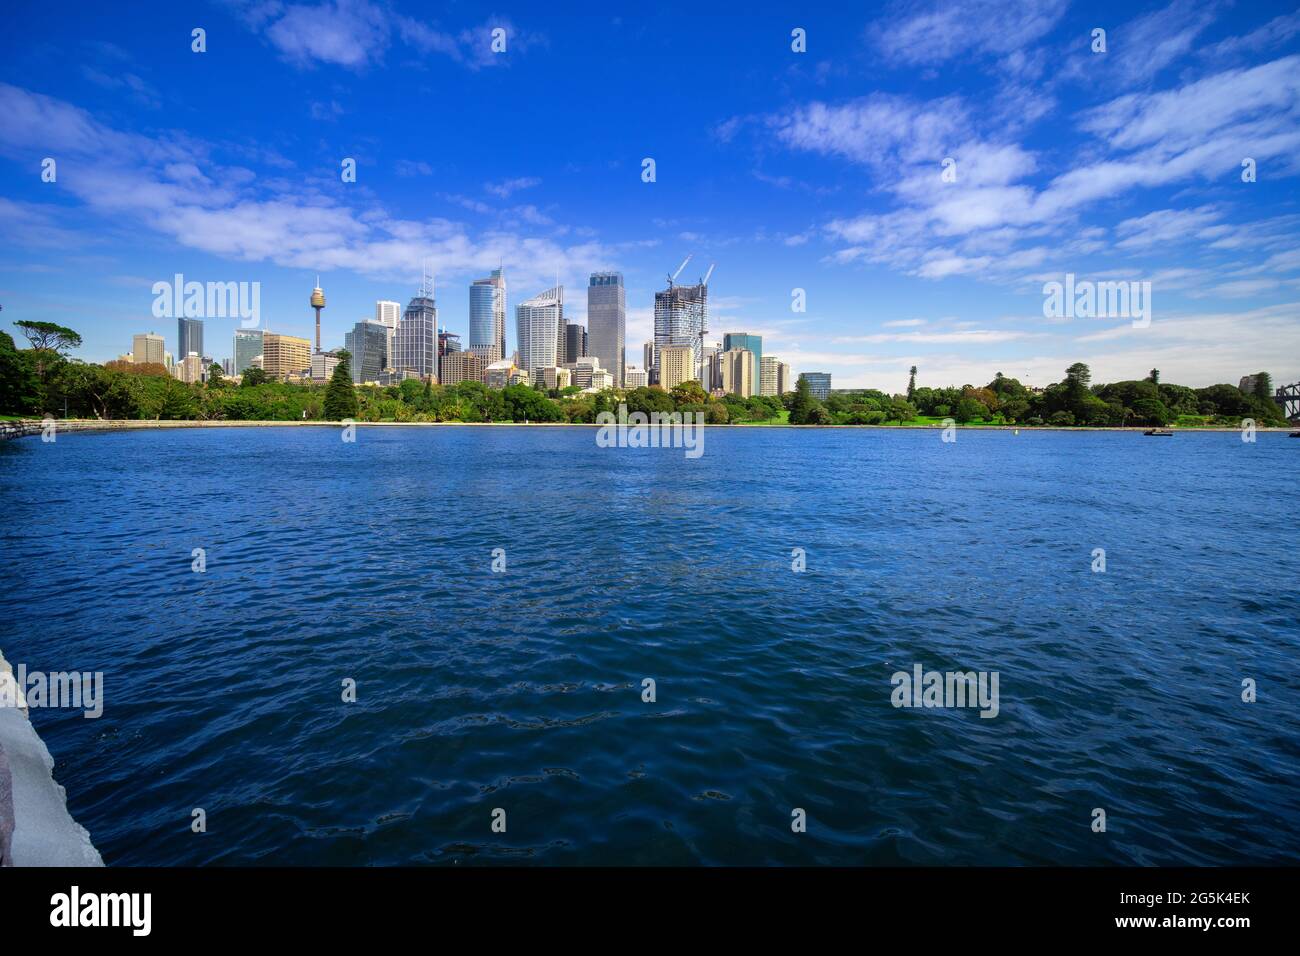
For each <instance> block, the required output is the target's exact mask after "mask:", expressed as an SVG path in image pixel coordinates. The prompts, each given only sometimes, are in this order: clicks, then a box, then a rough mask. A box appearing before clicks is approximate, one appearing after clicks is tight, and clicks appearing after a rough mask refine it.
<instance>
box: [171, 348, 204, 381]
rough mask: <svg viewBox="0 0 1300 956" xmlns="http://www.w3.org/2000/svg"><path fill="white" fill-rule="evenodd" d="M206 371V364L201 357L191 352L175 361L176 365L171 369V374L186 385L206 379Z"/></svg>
mask: <svg viewBox="0 0 1300 956" xmlns="http://www.w3.org/2000/svg"><path fill="white" fill-rule="evenodd" d="M207 371H208V370H207V366H205V365H204V364H203V358H202V357H201V356H198V355H195V354H194V353H193V352H191V353H190V354H189V355H187V356H185V358H183V359H181V360H180V361H179V362H177V363H176V367H175V368H174V369H172V375H174V376H175V377H176V378H178V379H180V380H181V381H182V382H184V383H185V384H186V385H194V384H196V383H198V382H202V381H205V380H206V379H207Z"/></svg>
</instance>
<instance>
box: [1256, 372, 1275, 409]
mask: <svg viewBox="0 0 1300 956" xmlns="http://www.w3.org/2000/svg"><path fill="white" fill-rule="evenodd" d="M1254 392H1255V397H1256V398H1262V399H1264V400H1265V401H1268V402H1271V401H1273V376H1271V375H1269V374H1268V372H1256V373H1255V389H1254Z"/></svg>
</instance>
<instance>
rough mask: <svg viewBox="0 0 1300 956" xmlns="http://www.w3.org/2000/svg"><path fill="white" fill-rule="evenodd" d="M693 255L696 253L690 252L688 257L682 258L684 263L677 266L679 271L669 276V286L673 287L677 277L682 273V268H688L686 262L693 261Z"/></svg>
mask: <svg viewBox="0 0 1300 956" xmlns="http://www.w3.org/2000/svg"><path fill="white" fill-rule="evenodd" d="M693 255H695V253H693V252H688V253H687V254H686V258H685V259H683V260H682V264H681V265H679V266H678V267H677V271H676V272H674V273H673V274H672V275H670V276H669V277H668V288H670V289H671V288H672V287H673V283H674V282H676V281H677V277H678V276H679V275H681V274H682V270H683V269H685V268H686V263H688V262H690V261H691V256H693Z"/></svg>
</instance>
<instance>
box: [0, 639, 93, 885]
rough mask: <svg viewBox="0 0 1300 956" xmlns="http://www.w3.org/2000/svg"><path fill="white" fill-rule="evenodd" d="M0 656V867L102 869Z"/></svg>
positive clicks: (52, 761) (51, 758) (48, 752)
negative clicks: (72, 812)
mask: <svg viewBox="0 0 1300 956" xmlns="http://www.w3.org/2000/svg"><path fill="white" fill-rule="evenodd" d="M21 690H22V689H21V688H19V687H18V686H17V682H16V681H15V679H14V676H13V669H12V668H11V667H10V666H9V663H8V662H7V661H6V660H5V659H4V656H3V654H0V866H103V865H104V861H103V859H102V858H101V857H100V855H99V851H98V850H96V849H95V845H94V844H93V843H92V842H91V840H90V834H89V833H87V832H86V830H85V828H84V827H82V826H80V825H79V824H78V823H77V822H76V821H75V820H73V819H72V815H71V814H70V813H68V800H67V792H66V791H65V790H64V789H63V788H62V787H61V786H59V784H58V783H57V782H55V780H54V758H53V757H51V756H50V751H49V749H48V748H47V747H46V746H45V743H44V741H42V740H41V738H40V737H39V736H37V734H36V729H35V728H34V727H33V726H32V722H31V720H30V719H29V717H28V714H27V707H26V706H25V704H24V703H23V697H22V693H21Z"/></svg>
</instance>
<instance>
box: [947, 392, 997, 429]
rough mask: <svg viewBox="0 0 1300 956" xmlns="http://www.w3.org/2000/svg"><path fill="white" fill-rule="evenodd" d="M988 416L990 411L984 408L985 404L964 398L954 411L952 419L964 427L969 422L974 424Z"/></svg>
mask: <svg viewBox="0 0 1300 956" xmlns="http://www.w3.org/2000/svg"><path fill="white" fill-rule="evenodd" d="M988 414H989V410H988V409H987V408H985V407H984V405H983V403H981V402H979V401H976V400H975V399H973V398H963V399H962V400H961V401H959V402H958V403H957V407H956V408H954V409H953V412H952V417H953V418H955V419H956V420H957V421H958V422H960V423H961V424H963V425H964V424H966V423H967V422H973V421H974V420H975V419H977V418H986V417H988Z"/></svg>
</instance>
